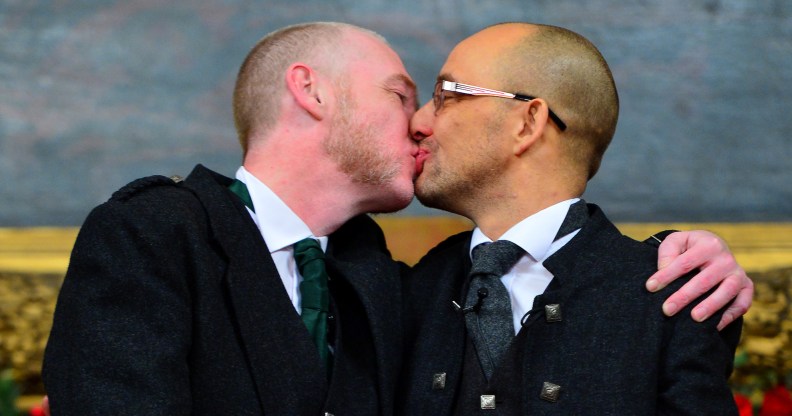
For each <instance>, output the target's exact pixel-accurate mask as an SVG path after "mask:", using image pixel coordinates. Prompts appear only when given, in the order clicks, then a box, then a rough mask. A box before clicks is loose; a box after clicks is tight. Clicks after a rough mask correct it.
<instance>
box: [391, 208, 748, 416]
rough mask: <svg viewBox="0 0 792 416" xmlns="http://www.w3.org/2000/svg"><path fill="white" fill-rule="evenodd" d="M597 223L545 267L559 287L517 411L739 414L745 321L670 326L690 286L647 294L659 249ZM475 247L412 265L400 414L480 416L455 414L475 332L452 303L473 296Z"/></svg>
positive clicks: (677, 321)
mask: <svg viewBox="0 0 792 416" xmlns="http://www.w3.org/2000/svg"><path fill="white" fill-rule="evenodd" d="M589 215H590V218H589V220H588V222H587V223H586V225H585V226H584V227H583V228H582V229H581V231H580V232H579V233H578V234H577V235H576V236H575V237H574V238H573V239H572V240H571V241H570V242H569V243H568V244H566V245H565V246H564V247H562V248H561V249H560V250H559V251H558V252H556V253H555V254H553V255H552V256H551V257H550V258H549V259H547V260H546V261H545V262H544V266H545V267H546V268H547V269H548V270H549V271H550V272H551V273H552V274H553V276H554V278H553V280H552V282H551V283H550V286H549V287H548V288H547V290H546V291H545V293H544V294H542V295H540V296H538V297H537V298H536V300H535V302H534V308H533V309H534V310H536V311H537V312H536V313H534V314H532V315H531V318H530V319H528V321H527V323H526V324H525V325H524V326H523V328H522V330H521V334H520V336H518V337H516V338H515V340H516V341H515V342H517V341H519V342H520V343H519V344H517V347H519V351H520V360H519V361H518V365H516V366H514V367H513V368H512V367H509V368H507V369H505V370H504V372H505V373H506V374H507V375H508V376H509V377H511V378H510V379H509V380H507V381H506V382H505V383H504V384H505V385H507V386H510V387H509V388H510V389H520V391H518V392H517V394H515V395H513V396H516V397H519V399H518V400H519V401H521V403H517V404H516V406H515V408H517V409H521V410H519V411H516V412H514V414H521V415H531V416H536V415H564V416H569V415H619V416H622V415H640V416H644V415H653V414H668V415H697V416H700V415H718V416H723V415H729V414H735V415H736V414H737V411H736V408H735V405H734V401H733V399H732V395H731V392H730V390H729V387H728V386H727V384H726V380H727V378H728V376H729V374H730V372H731V369H732V362H733V356H734V350H735V348H736V345H737V342H738V339H739V334H740V329H741V322H740V321H738V322H737V323H734V324H732V325H731V326H729V327H728V328H726V329H725V330H723V331H722V332H718V331H717V329H716V325H717V323H718V321H719V320H720V314H717V315H716V316H713V317H711V318H710V319H708V320H707V321H706V322H704V323H696V322H694V321H693V320H692V319H691V318H690V310H691V307H688V308H686V309H683V310H682V311H680V312H679V313H677V314H676V315H675V316H674V317H671V318H668V317H665V316H664V315H663V313H662V309H661V305H662V303H663V301H664V300H665V299H666V298H667V297H668V296H669V295H670V294H671V293H673V292H674V291H675V290H677V289H678V288H679V287H680V286H681V285H682V284H684V283H685V281H687V280H688V279H678V280H677V281H676V282H674V283H672V284H671V285H670V286H669V287H667V288H665V289H663V290H662V291H660V292H658V293H650V292H648V291H646V289H645V288H644V283H645V281H646V279H647V278H648V277H649V276H650V275H651V274H653V273H654V272H655V271H656V264H657V250H656V248H654V247H651V246H649V245H648V244H643V243H639V242H636V241H634V240H632V239H630V238H627V237H625V236H622V235H621V234H620V233H619V231H618V230H617V229H616V228H615V227H614V225H613V224H611V222H610V221H608V219H607V218H606V217H605V215H604V214H603V213H602V211H600V210H599V208H598V207H596V206H595V205H589ZM469 245H470V232H465V233H461V234H458V235H456V236H453V237H450V238H449V239H448V240H446V241H445V242H443V243H441V244H440V245H439V246H438V247H436V248H435V249H433V250H432V251H430V252H429V253H428V254H427V255H426V256H425V257H424V258H423V259H422V260H421V261H420V262H419V263H418V264H417V265H416V266H415V267H414V268H413V273H412V276H411V277H410V279H409V280H408V281H407V284H406V285H405V298H404V299H405V315H404V320H405V326H406V328H407V333H406V335H405V341H406V345H407V350H406V355H405V356H406V357H409V358H408V359H407V360H406V363H405V369H404V372H403V375H402V380H401V383H400V390H399V394H400V397H401V398H402V399H400V400H399V401H398V403H397V413H398V414H403V415H410V416H414V415H450V414H452V412H453V411H455V412H456V413H465V414H468V413H469V414H475V413H476V412H477V411H481V410H480V409H478V410H476V409H468V408H465V409H454V406H455V404H456V403H457V401H458V400H459V394H460V393H459V392H460V390H461V380H462V368H463V362H464V358H465V357H464V351H465V345H466V329H465V322H464V317H463V316H462V315H461V314H459V313H457V312H455V310H454V309H453V308H452V305H451V301H453V300H457V301H459V300H460V299H464V296H463V287H464V285H465V280H466V276H467V273H468V270H469V269H470V258H469V255H468V252H469ZM694 303H695V302H694ZM546 305H559V307H560V311H561V320H560V321H553V320H548V319H547V316H546V314H545V308H544V307H545V306H546ZM523 332H527V333H523ZM438 377H440V378H443V377H444V379H445V380H444V382H443V383H440V382H439V381H438ZM545 382H549V383H552V384H554V385H557V386H560V392H559V394H558V396H557V397H556V399H557V400H556V401H555V402H552V401H549V400H547V396H546V395H543V394H542V393H543V390H542V389H543V386H544V383H545ZM513 405H514V404H513ZM486 412H491V413H486ZM482 414H501V413H499V412H497V410H488V411H484V412H482Z"/></svg>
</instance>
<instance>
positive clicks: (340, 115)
mask: <svg viewBox="0 0 792 416" xmlns="http://www.w3.org/2000/svg"><path fill="white" fill-rule="evenodd" d="M342 91H344V90H343V89H342ZM356 110H357V105H356V103H355V102H354V101H353V100H352V99H351V98H350V97H349V95H348V94H347V93H345V92H342V93H341V95H340V97H339V107H338V112H337V113H336V114H335V116H334V117H333V122H332V124H331V127H330V132H329V133H328V135H327V137H325V139H324V142H323V143H324V149H325V152H326V153H327V154H328V155H329V156H330V157H331V158H332V159H333V160H334V161H335V162H336V163H337V164H338V167H339V169H340V170H341V172H343V173H345V174H347V175H349V177H350V178H351V179H352V181H353V182H357V183H361V184H366V185H374V186H382V185H387V184H389V183H391V182H392V181H393V180H394V179H395V178H396V176H397V175H398V174H399V165H398V162H397V161H398V158H397V156H396V155H394V154H393V153H392V152H390V151H388V149H386V148H385V147H384V145H383V144H382V143H381V140H380V138H379V136H378V135H377V132H376V126H375V125H373V123H365V122H361V121H360V120H358V119H357V117H355V112H356Z"/></svg>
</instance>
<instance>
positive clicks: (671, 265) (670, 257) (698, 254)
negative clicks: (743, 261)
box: [646, 231, 737, 307]
mask: <svg viewBox="0 0 792 416" xmlns="http://www.w3.org/2000/svg"><path fill="white" fill-rule="evenodd" d="M736 265H737V263H736V261H734V258H733V257H732V255H731V253H730V252H729V249H728V247H727V246H726V243H725V242H724V241H723V240H721V239H720V237H718V236H717V235H715V234H712V233H710V232H708V231H684V232H676V233H673V234H670V235H668V237H666V239H665V240H663V242H662V243H661V244H660V247H659V248H658V250H657V266H658V269H659V271H658V272H657V273H655V274H654V275H652V276H651V277H650V278H649V280H648V281H647V282H646V289H647V290H649V291H650V292H655V291H658V290H660V289H662V288H664V287H666V286H667V285H668V284H669V283H671V282H672V281H674V280H675V279H677V278H678V277H681V276H684V275H685V274H687V273H689V272H690V271H691V270H694V269H696V268H702V267H704V268H706V267H715V268H714V269H713V270H710V272H711V273H717V272H718V271H721V272H722V273H723V275H722V276H723V277H725V274H726V273H727V272H728V271H730V270H731V269H732V268H734V267H736ZM723 277H721V278H720V279H717V280H715V281H714V282H713V286H714V284H716V283H718V282H719V281H720V280H723ZM710 287H712V286H710ZM710 287H708V288H706V289H705V290H704V291H706V290H707V289H709V288H710ZM702 293H703V292H702ZM685 305H686V304H685ZM683 306H684V305H680V307H683Z"/></svg>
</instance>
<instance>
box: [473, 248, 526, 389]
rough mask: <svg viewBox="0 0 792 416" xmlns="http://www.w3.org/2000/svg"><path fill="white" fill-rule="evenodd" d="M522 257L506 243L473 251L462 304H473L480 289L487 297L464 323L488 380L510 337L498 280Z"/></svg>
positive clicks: (507, 311)
mask: <svg viewBox="0 0 792 416" xmlns="http://www.w3.org/2000/svg"><path fill="white" fill-rule="evenodd" d="M523 254H525V250H523V249H522V248H520V246H518V245H517V244H514V243H512V242H511V241H506V240H499V241H496V242H494V243H485V244H479V245H478V246H476V247H475V248H474V249H473V266H472V267H471V270H470V278H471V280H470V287H469V288H468V293H467V297H466V300H465V304H466V306H468V307H470V306H472V305H474V304H475V303H476V302H477V300H478V297H479V295H478V294H479V293H480V292H481V290H480V289H482V288H484V289H486V291H487V296H486V298H484V299H483V300H482V301H481V303H480V308H479V309H478V311H476V312H475V313H467V314H465V324H466V325H467V328H468V333H469V334H470V335H471V337H472V340H473V344H474V345H475V347H476V352H477V353H478V357H479V362H480V363H481V368H482V370H483V371H484V375H485V376H486V377H487V379H488V380H489V378H490V377H491V376H492V373H493V372H494V371H495V367H496V366H497V364H498V361H500V358H501V356H503V353H504V352H505V351H506V349H507V348H508V347H509V344H510V343H511V340H512V338H514V324H513V317H512V307H511V300H510V298H509V292H508V291H507V290H506V287H505V286H504V285H503V283H502V282H501V281H500V277H501V276H503V275H504V274H506V273H507V272H508V271H509V270H511V268H512V267H514V265H515V264H516V263H517V260H519V259H520V257H522V256H523Z"/></svg>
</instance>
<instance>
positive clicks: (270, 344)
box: [187, 166, 327, 414]
mask: <svg viewBox="0 0 792 416" xmlns="http://www.w3.org/2000/svg"><path fill="white" fill-rule="evenodd" d="M200 168H201V167H200V166H199V167H198V168H196V170H195V171H193V174H191V176H193V175H196V176H197V179H198V180H197V181H195V182H192V183H191V182H190V181H188V182H187V186H188V187H191V188H192V189H193V190H194V191H195V193H196V195H197V196H198V198H199V199H200V200H201V201H202V203H203V205H204V208H205V209H206V212H207V215H208V216H209V218H210V223H211V232H212V233H213V235H214V237H215V238H216V240H217V242H218V244H219V245H220V246H221V247H222V248H223V251H224V252H225V253H226V255H227V256H228V270H227V271H226V275H225V282H224V283H225V285H226V287H227V289H228V294H229V299H230V305H231V307H232V309H233V315H234V317H235V318H236V325H237V329H238V332H239V336H240V339H241V343H242V344H243V347H244V350H245V353H246V355H247V359H248V365H249V367H250V371H251V375H252V378H253V379H254V381H255V384H256V387H257V390H258V394H259V399H260V403H261V405H262V411H263V412H264V413H265V414H318V413H319V412H320V411H321V408H322V405H323V404H324V398H325V396H326V392H327V380H326V378H325V375H324V372H323V371H321V368H322V364H321V363H320V361H319V354H318V352H317V351H316V348H315V347H314V346H313V344H312V343H311V341H310V338H309V337H308V335H307V332H306V330H305V327H304V325H303V324H302V321H301V320H300V318H299V315H298V314H297V313H296V312H295V311H294V306H293V305H292V303H291V301H290V300H289V297H288V295H287V294H286V291H285V289H284V288H283V283H282V282H281V279H280V277H279V275H278V272H277V269H276V268H275V264H274V263H273V261H272V258H271V257H270V255H269V249H268V248H267V246H266V244H265V243H264V240H263V239H262V238H261V234H260V233H259V232H258V229H257V228H256V226H255V224H254V223H253V220H252V219H251V218H250V215H249V213H248V212H247V209H246V208H245V207H244V205H243V204H242V202H241V201H240V200H238V198H236V197H235V196H234V195H233V194H232V193H231V192H230V191H228V189H227V185H228V184H230V182H231V181H230V179H228V178H225V177H222V176H220V175H216V174H213V172H211V171H208V170H207V169H205V168H204V169H202V170H200ZM212 176H214V178H212ZM218 184H219V185H220V186H217V185H218ZM219 358H220V359H222V357H219Z"/></svg>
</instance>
